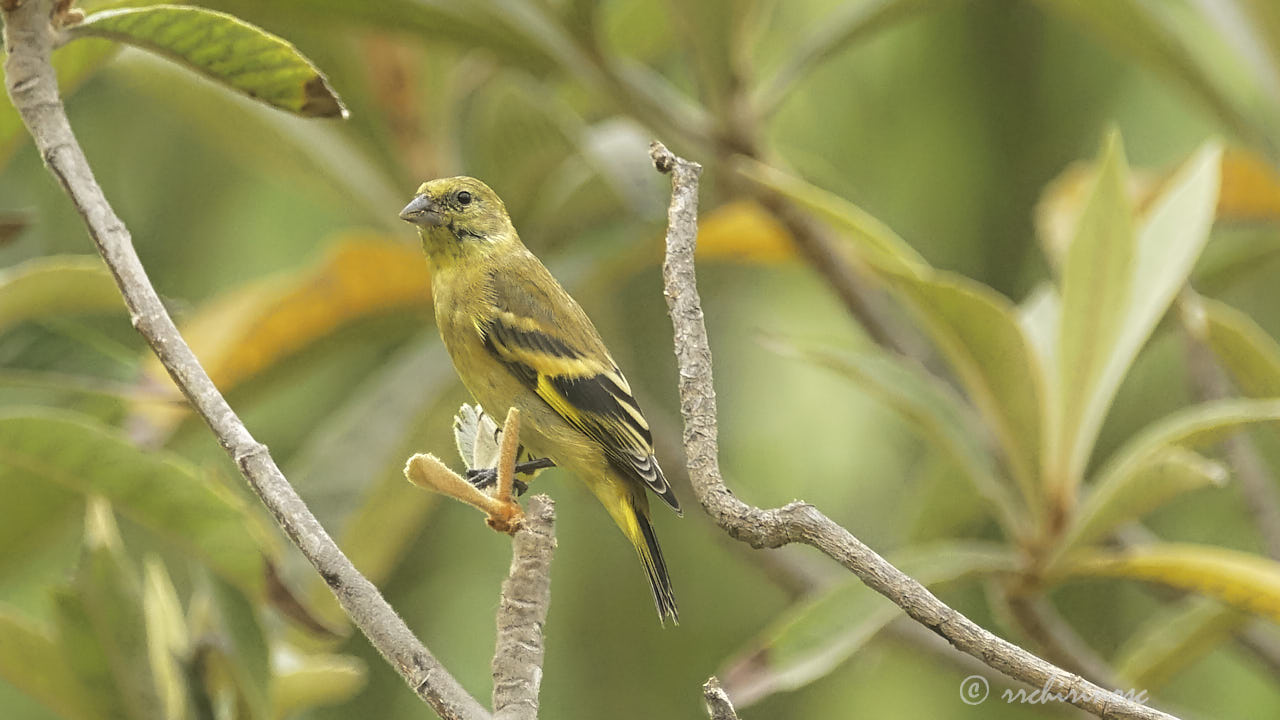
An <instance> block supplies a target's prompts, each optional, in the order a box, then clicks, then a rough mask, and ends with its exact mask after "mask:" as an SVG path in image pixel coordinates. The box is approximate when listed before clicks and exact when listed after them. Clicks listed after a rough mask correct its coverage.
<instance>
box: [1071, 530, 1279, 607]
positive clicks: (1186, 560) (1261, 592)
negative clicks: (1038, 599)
mask: <svg viewBox="0 0 1280 720" xmlns="http://www.w3.org/2000/svg"><path fill="white" fill-rule="evenodd" d="M1063 573H1064V575H1065V576H1067V577H1089V576H1093V577H1116V578H1127V579H1131V580H1145V581H1148V582H1153V583H1157V584H1160V585H1166V586H1168V587H1173V588H1178V589H1179V590H1187V591H1190V592H1194V593H1198V594H1200V595H1203V596H1205V597H1210V598H1214V599H1217V600H1221V601H1222V602H1224V603H1227V604H1228V605H1232V606H1234V607H1237V608H1239V609H1241V610H1246V611H1248V612H1251V613H1255V614H1258V615H1262V616H1264V617H1268V618H1270V619H1271V620H1272V621H1273V622H1280V563H1277V562H1276V561H1274V560H1270V559H1268V558H1264V557H1261V556H1258V555H1254V554H1251V553H1246V552H1241V551H1239V550H1229V549H1227V548H1222V547H1215V546H1211V545H1192V544H1181V543H1160V544H1154V545H1143V546H1140V547H1134V548H1130V549H1128V550H1123V551H1097V552H1084V553H1080V554H1078V555H1073V556H1070V557H1068V558H1067V560H1066V561H1065V563H1064V570H1063Z"/></svg>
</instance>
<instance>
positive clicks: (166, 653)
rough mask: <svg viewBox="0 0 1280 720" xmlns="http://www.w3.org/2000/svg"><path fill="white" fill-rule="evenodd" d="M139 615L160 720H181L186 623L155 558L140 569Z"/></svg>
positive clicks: (165, 572)
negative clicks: (143, 624)
mask: <svg viewBox="0 0 1280 720" xmlns="http://www.w3.org/2000/svg"><path fill="white" fill-rule="evenodd" d="M142 611H143V615H144V617H145V618H146V628H147V657H148V659H149V660H150V662H151V671H152V673H153V674H154V675H155V680H156V692H157V693H158V695H159V700H160V706H161V707H162V708H163V709H164V717H165V718H167V719H169V720H182V719H183V718H185V717H186V712H187V692H188V691H187V677H186V670H185V668H184V666H183V661H184V660H185V658H186V657H187V655H188V654H189V653H190V651H191V638H190V637H189V636H188V633H187V621H186V618H185V617H183V614H182V603H181V602H180V601H179V600H178V591H177V590H176V589H175V588H174V587H173V580H172V579H170V577H169V571H168V570H166V569H165V566H164V563H163V562H161V561H160V559H159V558H158V557H155V556H151V557H148V558H147V559H146V561H145V562H144V565H143V582H142Z"/></svg>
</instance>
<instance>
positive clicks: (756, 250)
mask: <svg viewBox="0 0 1280 720" xmlns="http://www.w3.org/2000/svg"><path fill="white" fill-rule="evenodd" d="M697 253H698V260H700V261H701V260H712V261H717V260H718V261H736V262H745V263H760V264H764V265H771V264H774V263H779V262H783V261H786V260H790V259H793V258H794V257H795V254H796V253H795V246H794V245H793V244H792V240H791V235H790V234H789V233H788V232H787V230H786V228H784V227H783V226H782V223H780V222H778V219H777V218H775V217H774V216H773V215H772V214H770V213H769V212H768V211H767V210H765V209H764V208H763V207H761V206H760V205H759V204H757V203H754V202H751V201H749V200H738V201H734V202H730V203H726V204H724V205H721V206H720V207H718V208H716V209H714V210H712V211H711V212H709V213H706V215H705V216H704V217H700V218H699V219H698V244H697ZM655 257H657V255H656V253H655Z"/></svg>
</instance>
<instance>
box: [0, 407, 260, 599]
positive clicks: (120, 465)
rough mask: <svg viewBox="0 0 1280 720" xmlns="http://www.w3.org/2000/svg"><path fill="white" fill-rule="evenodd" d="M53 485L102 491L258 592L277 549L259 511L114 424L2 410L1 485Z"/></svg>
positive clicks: (143, 523)
mask: <svg viewBox="0 0 1280 720" xmlns="http://www.w3.org/2000/svg"><path fill="white" fill-rule="evenodd" d="M11 478H12V479H13V481H15V482H17V481H21V482H30V483H50V484H53V485H56V486H59V487H61V488H64V489H67V490H71V491H73V492H75V493H79V494H82V495H88V494H91V493H92V494H99V495H102V496H103V497H106V498H108V499H109V500H111V501H112V502H113V503H115V507H116V509H117V510H118V511H119V512H120V513H121V514H122V515H124V516H126V517H128V518H129V519H130V520H133V521H134V522H136V523H138V524H139V525H141V526H143V527H145V528H147V529H149V530H151V531H152V532H154V533H156V534H157V535H159V536H161V537H163V538H165V539H166V540H168V541H170V542H171V543H172V544H173V545H174V546H176V547H178V548H182V549H184V550H186V551H187V552H189V553H191V554H192V555H193V556H194V557H197V558H199V559H201V560H202V561H203V562H205V563H206V564H208V565H209V566H210V567H211V568H212V569H213V570H214V571H215V572H217V573H219V574H220V575H221V576H223V577H224V578H226V579H227V580H228V581H229V582H231V583H233V584H235V585H236V586H237V587H240V588H241V589H243V590H244V591H245V592H248V593H249V594H251V595H253V596H255V597H260V596H261V593H262V590H263V583H264V578H265V567H264V560H263V555H264V553H266V554H268V555H270V556H274V555H275V554H276V546H275V544H274V535H272V534H271V533H270V531H269V529H268V527H267V526H266V524H265V521H264V520H263V519H262V518H261V516H259V515H257V514H256V513H254V512H251V510H250V508H248V507H246V506H245V504H244V503H243V501H241V500H240V498H238V497H237V496H236V495H235V494H233V493H232V492H230V491H229V490H228V489H226V488H224V487H222V486H220V485H218V484H216V483H214V482H212V481H210V479H209V478H207V477H206V476H205V475H203V474H201V473H198V472H196V470H195V469H194V468H192V467H190V466H188V465H186V464H185V463H183V462H182V461H180V460H178V459H176V458H174V457H171V456H169V455H166V454H163V453H149V452H143V451H142V450H139V449H138V448H137V447H135V446H134V445H133V444H131V443H130V442H129V441H128V440H127V439H126V438H124V437H123V436H121V435H119V434H118V433H117V432H116V431H115V430H114V429H112V428H109V427H107V426H105V425H102V424H100V423H98V422H96V421H94V420H92V419H90V418H87V417H83V416H79V415H75V414H72V413H64V412H54V411H50V410H46V409H38V408H30V409H23V408H6V409H5V410H3V411H2V412H0V482H3V481H9V480H10V479H11Z"/></svg>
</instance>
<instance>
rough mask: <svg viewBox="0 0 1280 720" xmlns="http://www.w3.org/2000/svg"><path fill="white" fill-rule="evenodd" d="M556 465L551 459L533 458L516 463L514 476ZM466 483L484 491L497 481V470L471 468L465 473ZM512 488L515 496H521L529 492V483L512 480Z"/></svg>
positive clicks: (532, 472) (517, 479) (530, 473)
mask: <svg viewBox="0 0 1280 720" xmlns="http://www.w3.org/2000/svg"><path fill="white" fill-rule="evenodd" d="M555 466H556V464H555V462H554V461H553V460H552V459H551V458H533V459H531V460H526V461H524V462H522V463H516V467H515V474H516V475H532V474H534V473H536V472H538V471H539V470H544V469H546V468H552V467H555ZM466 478H467V482H469V483H471V484H472V485H474V486H476V488H477V489H480V490H484V489H486V488H488V487H490V486H492V485H493V484H494V483H496V482H497V481H498V469H497V468H471V469H470V470H468V471H467V473H466ZM511 484H512V486H513V487H514V488H515V491H516V495H517V496H521V495H524V494H525V493H527V492H529V483H527V482H525V481H523V480H521V479H519V478H512V480H511Z"/></svg>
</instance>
